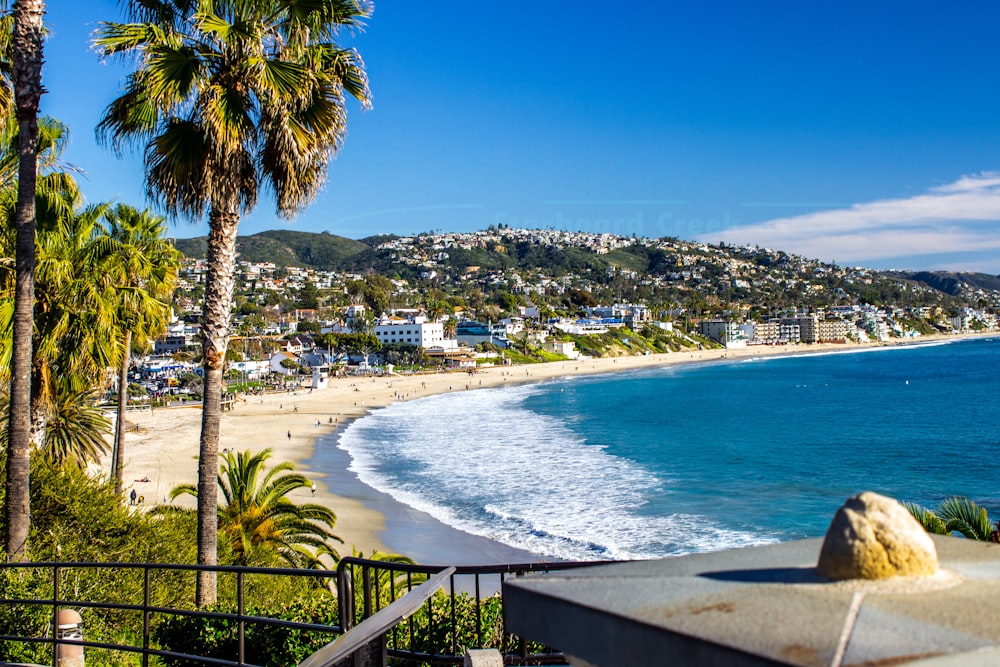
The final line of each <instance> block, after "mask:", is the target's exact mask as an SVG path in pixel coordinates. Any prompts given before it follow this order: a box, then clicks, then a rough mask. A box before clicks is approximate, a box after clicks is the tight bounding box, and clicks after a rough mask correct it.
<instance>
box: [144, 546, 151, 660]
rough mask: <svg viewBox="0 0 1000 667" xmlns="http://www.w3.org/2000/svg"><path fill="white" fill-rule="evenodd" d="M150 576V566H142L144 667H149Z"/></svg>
mask: <svg viewBox="0 0 1000 667" xmlns="http://www.w3.org/2000/svg"><path fill="white" fill-rule="evenodd" d="M150 576H151V575H150V570H149V566H148V565H146V566H144V567H143V568H142V667H149V607H150V603H151V602H152V600H151V598H150V595H149V588H150V585H149V584H150Z"/></svg>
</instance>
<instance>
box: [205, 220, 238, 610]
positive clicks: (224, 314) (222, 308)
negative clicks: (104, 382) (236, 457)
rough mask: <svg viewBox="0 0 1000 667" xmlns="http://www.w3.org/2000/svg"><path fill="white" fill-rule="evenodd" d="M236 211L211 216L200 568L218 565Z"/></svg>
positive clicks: (211, 596) (209, 576) (209, 583)
mask: <svg viewBox="0 0 1000 667" xmlns="http://www.w3.org/2000/svg"><path fill="white" fill-rule="evenodd" d="M238 225H239V214H238V213H236V212H235V211H225V212H220V211H217V210H216V209H213V210H212V212H211V214H209V227H210V231H209V234H208V275H207V276H206V277H205V308H204V311H203V313H202V318H201V319H202V321H201V347H202V354H203V356H204V365H203V368H204V371H205V378H204V391H203V395H204V397H203V408H202V413H201V445H200V449H199V454H198V564H199V565H215V564H217V563H218V554H217V545H218V526H219V513H218V506H219V422H220V420H221V417H222V374H223V372H224V371H225V366H226V348H227V346H228V344H229V316H230V313H231V311H232V306H233V286H234V283H235V280H234V277H233V273H234V269H235V266H236V228H237V226H238ZM215 579H216V577H215V572H199V573H198V584H197V592H196V595H195V603H196V604H197V605H198V606H199V607H206V606H208V605H211V604H214V603H215V598H216V588H215Z"/></svg>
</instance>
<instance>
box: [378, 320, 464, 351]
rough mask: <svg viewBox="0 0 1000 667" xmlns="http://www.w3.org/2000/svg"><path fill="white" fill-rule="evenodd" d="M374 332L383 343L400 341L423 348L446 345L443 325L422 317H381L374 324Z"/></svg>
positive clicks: (389, 343) (388, 343)
mask: <svg viewBox="0 0 1000 667" xmlns="http://www.w3.org/2000/svg"><path fill="white" fill-rule="evenodd" d="M374 333H375V337H376V338H378V339H379V342H380V343H382V344H383V345H391V344H394V343H402V344H405V345H416V346H417V347H422V348H424V349H428V348H432V347H446V346H445V343H444V325H443V324H441V323H440V322H428V321H426V318H424V317H412V318H408V319H404V318H398V317H383V318H382V319H381V320H379V321H378V322H377V323H376V324H375V331H374Z"/></svg>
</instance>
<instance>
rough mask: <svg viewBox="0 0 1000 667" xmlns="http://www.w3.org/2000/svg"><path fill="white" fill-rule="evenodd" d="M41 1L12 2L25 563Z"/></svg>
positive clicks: (16, 348)
mask: <svg viewBox="0 0 1000 667" xmlns="http://www.w3.org/2000/svg"><path fill="white" fill-rule="evenodd" d="M44 13H45V2H44V0H17V2H15V3H14V8H13V14H14V30H13V34H12V42H13V52H14V63H13V65H14V67H13V81H14V98H15V104H16V107H17V121H18V130H19V132H20V139H19V145H18V152H19V158H18V184H17V209H16V211H15V214H14V228H15V232H16V235H17V240H16V250H15V258H14V266H15V272H16V279H15V280H16V284H15V288H14V322H13V342H12V347H13V350H12V359H11V384H10V416H9V422H8V428H9V431H8V441H7V443H8V444H7V493H6V496H5V498H4V515H5V517H6V520H7V535H6V540H5V547H6V550H7V558H8V559H9V560H11V561H25V560H27V559H28V527H29V525H30V523H31V508H30V504H29V500H28V497H29V482H30V471H29V464H30V451H31V450H30V444H31V440H30V439H31V412H30V410H31V351H32V346H31V336H32V329H33V323H34V317H33V308H34V303H35V181H36V179H37V177H38V106H39V102H40V100H41V97H42V92H43V88H42V16H43V14H44Z"/></svg>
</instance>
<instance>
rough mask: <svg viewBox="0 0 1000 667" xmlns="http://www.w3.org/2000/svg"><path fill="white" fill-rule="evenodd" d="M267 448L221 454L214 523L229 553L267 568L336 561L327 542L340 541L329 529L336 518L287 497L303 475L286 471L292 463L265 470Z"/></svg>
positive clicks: (185, 488)
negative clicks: (327, 558) (220, 501)
mask: <svg viewBox="0 0 1000 667" xmlns="http://www.w3.org/2000/svg"><path fill="white" fill-rule="evenodd" d="M270 457H271V450H270V449H265V450H263V451H260V452H256V453H252V452H239V453H236V452H226V453H225V454H224V455H223V463H222V469H221V472H220V474H219V476H218V484H219V490H220V491H221V492H222V495H223V497H224V499H225V503H224V504H223V505H222V506H221V507H219V514H218V525H219V530H220V531H221V532H222V534H223V536H224V537H225V539H226V540H227V541H228V543H229V546H230V548H231V550H232V553H233V555H234V559H235V564H236V565H244V566H247V565H259V566H273V565H275V564H277V563H278V562H279V561H280V562H284V563H286V564H287V565H289V566H291V567H300V568H301V567H307V568H318V567H322V565H323V564H322V562H321V560H320V557H321V556H324V555H328V556H330V557H332V558H333V559H334V560H337V559H339V556H338V554H337V552H336V551H335V550H334V548H333V547H332V546H331V545H330V540H335V541H337V542H341V541H342V540H341V539H340V538H339V537H337V536H336V535H334V534H333V533H332V532H330V530H329V529H330V528H333V526H334V524H335V523H336V522H337V517H336V515H335V514H334V513H333V511H332V510H330V509H329V508H327V507H323V506H322V505H317V504H315V503H303V504H301V505H297V504H295V503H293V502H292V501H291V500H289V499H288V497H287V496H288V495H289V494H290V493H292V492H293V491H296V490H298V489H307V488H309V485H310V483H309V480H308V479H306V477H305V476H304V475H301V474H299V473H295V472H290V471H291V470H292V464H290V463H287V462H285V463H279V464H278V465H276V466H275V467H273V468H271V469H270V470H266V471H265V464H266V462H267V460H268V459H269V458H270ZM180 495H192V496H195V497H196V498H197V497H198V495H199V489H198V487H196V486H194V485H192V484H184V485H181V486H177V487H175V488H174V489H173V490H172V491H171V492H170V498H171V500H173V499H174V498H176V497H177V496H180Z"/></svg>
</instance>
